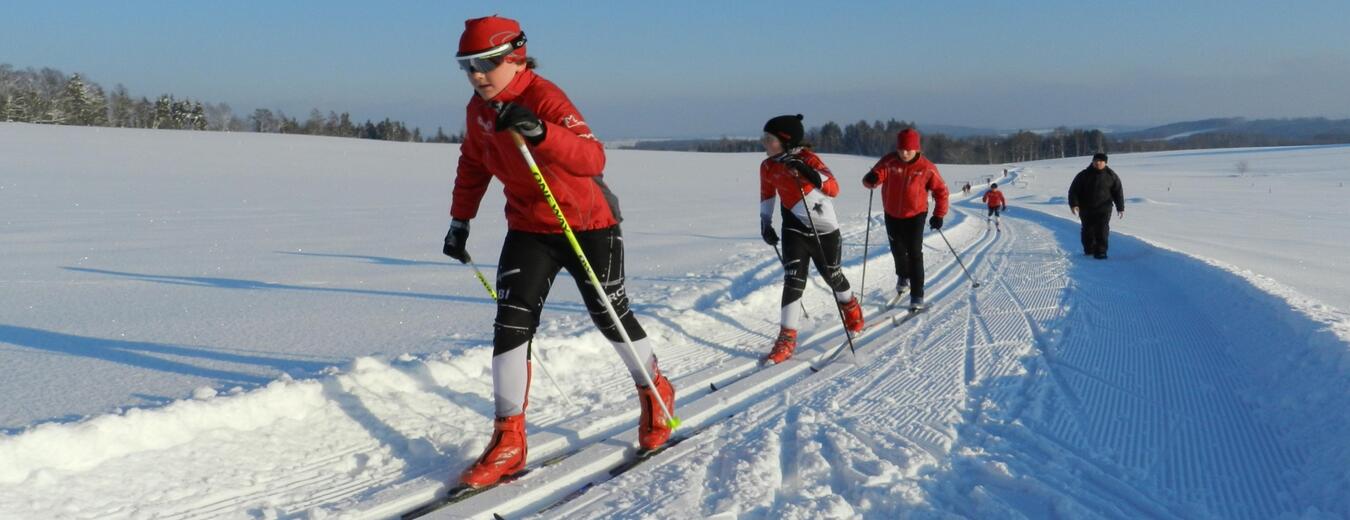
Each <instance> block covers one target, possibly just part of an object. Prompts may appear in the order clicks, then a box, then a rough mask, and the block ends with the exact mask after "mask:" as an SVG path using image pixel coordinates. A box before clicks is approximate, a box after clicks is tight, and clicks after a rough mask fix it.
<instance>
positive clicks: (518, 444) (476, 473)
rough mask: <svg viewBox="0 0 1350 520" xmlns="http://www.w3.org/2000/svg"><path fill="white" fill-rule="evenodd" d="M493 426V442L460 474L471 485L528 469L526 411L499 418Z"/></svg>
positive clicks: (465, 482) (486, 482)
mask: <svg viewBox="0 0 1350 520" xmlns="http://www.w3.org/2000/svg"><path fill="white" fill-rule="evenodd" d="M492 426H493V428H492V429H493V430H494V431H493V433H492V442H491V443H489V444H488V447H487V449H486V450H483V455H482V456H481V457H478V462H475V463H473V465H472V466H469V468H468V469H466V470H464V473H462V474H460V476H459V481H460V482H461V483H463V484H465V485H467V486H470V487H476V488H479V487H485V486H491V485H493V484H496V483H497V482H499V481H501V479H503V478H506V477H510V476H512V475H515V474H516V473H520V472H521V470H524V469H525V414H523V413H522V414H519V415H512V416H509V417H498V418H497V420H496V421H495V422H494V423H493V425H492Z"/></svg>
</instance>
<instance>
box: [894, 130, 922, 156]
mask: <svg viewBox="0 0 1350 520" xmlns="http://www.w3.org/2000/svg"><path fill="white" fill-rule="evenodd" d="M895 146H896V148H899V149H901V150H916V151H917V150H920V148H919V131H918V130H915V129H913V128H906V129H904V130H901V131H900V133H899V134H897V135H896V136H895Z"/></svg>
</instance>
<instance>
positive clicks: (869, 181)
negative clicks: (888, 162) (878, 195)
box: [863, 172, 880, 189]
mask: <svg viewBox="0 0 1350 520" xmlns="http://www.w3.org/2000/svg"><path fill="white" fill-rule="evenodd" d="M879 179H880V176H879V175H877V172H867V175H864V176H863V186H867V187H868V189H871V188H875V187H877V180H879Z"/></svg>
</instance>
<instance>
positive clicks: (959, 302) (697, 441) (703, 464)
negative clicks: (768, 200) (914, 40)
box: [366, 172, 1350, 518]
mask: <svg viewBox="0 0 1350 520" xmlns="http://www.w3.org/2000/svg"><path fill="white" fill-rule="evenodd" d="M1014 175H1016V172H1014ZM1007 180H1012V179H1007ZM1009 184H1012V183H1011V182H1009V183H1005V186H1006V185H1009ZM972 195H976V194H972ZM978 206H979V202H978V199H977V198H976V197H974V196H971V197H968V198H967V200H966V201H964V203H958V204H954V213H955V214H959V215H960V217H959V218H957V219H949V222H954V223H955V225H953V226H949V228H948V230H947V232H948V236H949V238H951V239H952V240H953V242H954V243H955V244H959V245H958V246H957V247H958V251H959V252H960V254H961V255H962V257H963V259H964V260H965V261H966V263H967V265H968V266H971V268H972V272H973V274H974V275H975V278H976V279H978V280H980V281H981V282H982V284H983V285H982V286H981V287H980V288H979V289H972V287H971V283H970V280H969V279H968V278H967V277H966V276H965V274H964V273H963V272H962V271H961V269H960V268H959V266H958V265H957V263H956V262H955V261H954V260H953V258H952V257H951V255H950V254H949V253H948V252H947V251H946V248H945V244H943V243H942V242H941V239H940V237H938V236H936V234H935V233H931V232H929V233H930V235H931V236H928V237H926V241H925V249H926V251H925V254H926V260H927V261H926V263H927V264H928V269H929V273H930V277H929V284H928V285H929V290H928V300H929V302H930V305H931V306H932V307H931V311H930V312H929V313H928V314H926V315H921V316H919V317H917V318H916V319H913V320H910V321H909V322H908V323H906V324H905V325H904V327H903V328H893V327H891V326H890V325H889V324H885V323H882V324H879V325H881V326H879V327H876V328H873V327H870V326H869V328H868V330H867V331H865V332H864V333H863V334H862V335H860V336H859V337H857V338H855V345H856V346H857V347H858V355H857V356H856V357H855V356H852V355H850V354H847V353H846V354H844V355H843V356H840V357H839V358H838V359H837V361H836V362H835V363H832V364H830V365H827V366H824V367H823V368H822V369H821V370H820V372H819V373H813V372H812V370H810V368H811V367H812V366H814V365H815V364H817V363H818V362H819V360H820V359H821V358H822V357H823V356H824V355H825V354H826V353H827V352H828V351H829V350H831V349H833V348H836V347H838V346H839V345H840V344H841V343H842V341H843V333H842V330H841V328H840V327H839V326H838V325H834V324H829V322H828V321H825V320H819V321H818V323H819V324H818V326H817V327H818V330H816V331H813V333H811V334H810V335H809V339H806V340H805V341H803V342H802V346H801V349H800V351H799V352H800V353H799V354H798V356H796V357H795V358H794V359H793V360H792V361H790V362H788V363H785V364H783V365H779V366H773V367H767V368H763V369H759V370H757V371H756V367H757V366H758V365H757V363H755V362H754V360H753V359H733V360H730V361H728V362H726V363H723V364H721V365H719V366H716V367H709V368H706V369H704V370H702V371H699V372H695V373H693V374H690V375H687V376H685V377H684V378H682V379H681V380H679V384H680V386H681V387H682V388H684V389H685V394H683V396H682V397H681V399H680V408H679V410H680V415H682V416H683V418H684V420H685V426H684V428H685V429H686V430H693V431H695V432H697V434H696V435H694V436H693V437H692V438H690V439H689V440H686V441H684V442H683V443H681V444H680V445H678V446H675V447H673V448H671V449H669V450H667V451H665V452H663V453H661V454H659V455H657V456H656V457H654V458H653V459H652V460H649V461H647V462H645V463H644V464H643V465H641V466H638V467H637V468H636V469H635V470H633V471H631V472H628V473H625V474H623V475H619V476H618V477H617V478H614V479H612V480H611V479H610V478H609V476H608V474H607V471H608V470H609V469H610V468H612V467H614V466H616V465H618V464H620V463H622V462H623V461H624V460H625V459H626V458H629V457H632V456H633V449H632V447H633V446H634V445H635V439H634V435H633V433H632V432H631V431H627V430H623V431H622V433H621V434H619V435H617V436H616V437H613V438H608V439H603V440H597V441H595V442H594V443H592V444H589V445H587V446H585V447H584V448H581V449H579V450H578V449H577V448H576V444H571V445H568V446H567V447H566V448H562V449H569V450H574V451H578V452H579V453H577V454H576V455H575V456H572V457H569V458H568V459H567V460H565V461H563V462H561V463H558V464H556V465H553V466H549V467H546V468H542V469H540V470H538V471H537V472H535V473H532V474H531V475H529V476H528V477H527V478H525V479H522V480H521V481H519V482H516V483H512V484H509V485H504V486H501V487H498V488H496V489H493V490H491V491H488V492H486V493H483V494H481V495H478V496H476V497H473V498H472V499H469V500H466V501H464V502H461V503H458V504H454V505H453V506H451V507H447V508H445V509H442V510H440V511H438V512H437V513H434V514H432V515H430V516H429V517H430V518H483V517H487V516H490V515H492V514H498V515H501V516H503V517H506V518H517V517H520V516H522V515H527V514H531V513H539V512H541V511H545V514H544V515H543V516H544V517H565V518H615V517H621V518H642V517H648V518H655V517H687V518H700V517H717V516H719V515H725V516H726V517H727V518H732V517H752V518H779V517H782V518H793V517H800V518H808V517H840V518H843V517H855V516H863V517H868V518H896V517H902V516H905V515H910V514H914V513H916V512H922V511H925V510H927V511H935V512H936V511H947V512H955V513H958V514H961V515H965V516H971V517H1019V516H1028V517H1041V516H1069V517H1110V518H1139V517H1153V518H1194V517H1222V518H1270V517H1274V516H1279V515H1280V514H1282V513H1290V512H1298V511H1303V512H1305V513H1307V512H1312V513H1319V512H1325V513H1329V514H1338V513H1342V512H1344V511H1345V508H1346V504H1345V503H1344V502H1341V503H1339V504H1316V505H1312V506H1311V507H1310V503H1309V502H1305V501H1302V500H1301V499H1300V497H1301V496H1308V497H1317V496H1320V495H1321V493H1323V492H1324V491H1326V490H1327V489H1329V488H1328V486H1343V485H1345V483H1346V480H1345V479H1346V478H1347V476H1346V475H1345V474H1344V472H1343V471H1342V470H1338V469H1337V465H1336V464H1330V465H1328V464H1327V462H1328V461H1327V460H1317V458H1318V457H1320V456H1328V457H1330V459H1331V460H1338V461H1340V462H1345V461H1346V460H1347V456H1348V455H1350V453H1347V447H1346V446H1345V444H1343V443H1342V444H1339V445H1336V444H1332V445H1307V444H1305V443H1303V442H1300V441H1301V439H1311V438H1315V437H1314V436H1312V435H1309V434H1310V433H1312V432H1313V431H1315V430H1316V428H1317V426H1316V425H1317V424H1319V423H1321V424H1322V425H1323V426H1325V425H1329V424H1336V425H1339V426H1342V427H1343V426H1346V424H1345V422H1346V419H1347V418H1346V417H1345V414H1344V410H1345V408H1343V407H1340V408H1337V407H1335V406H1332V407H1330V408H1328V411H1331V412H1333V413H1330V414H1329V416H1327V417H1321V418H1317V417H1315V416H1314V415H1315V410H1307V411H1306V412H1307V416H1304V417H1299V418H1297V419H1296V418H1294V417H1289V416H1286V415H1282V414H1283V413H1285V412H1289V411H1290V410H1288V409H1287V407H1286V409H1285V410H1280V409H1279V408H1280V407H1278V406H1276V407H1272V406H1271V405H1272V403H1278V402H1280V401H1287V400H1288V399H1291V398H1293V397H1294V396H1298V395H1300V394H1301V393H1302V392H1303V391H1305V390H1307V389H1308V388H1309V386H1307V385H1306V383H1305V384H1304V385H1292V386H1293V387H1292V388H1290V387H1289V383H1288V382H1287V381H1281V380H1280V377H1279V376H1280V374H1281V372H1283V371H1286V370H1292V368H1293V366H1295V365H1297V364H1298V362H1297V361H1296V359H1291V358H1290V357H1289V356H1288V355H1287V353H1284V352H1280V351H1279V350H1281V349H1283V348H1287V346H1288V344H1289V342H1291V341H1300V340H1302V339H1304V338H1306V337H1307V336H1304V334H1306V332H1307V331H1308V330H1311V329H1301V328H1299V325H1295V326H1294V327H1292V328H1291V327H1290V326H1289V317H1279V316H1278V315H1276V316H1265V317H1262V316H1258V315H1256V314H1255V313H1258V312H1260V311H1263V310H1264V311H1269V310H1271V307H1270V302H1268V301H1266V302H1262V301H1260V298H1256V299H1255V301H1231V300H1233V298H1234V297H1235V296H1237V295H1238V294H1241V293H1244V292H1245V293H1247V294H1245V295H1244V296H1248V297H1250V296H1255V291H1251V290H1248V289H1244V288H1243V287H1242V285H1243V282H1242V281H1240V280H1233V279H1225V278H1226V276H1225V275H1226V273H1221V272H1218V270H1217V269H1215V268H1214V267H1212V266H1208V265H1204V264H1203V263H1202V262H1199V261H1197V260H1195V259H1193V258H1189V257H1186V256H1184V255H1181V254H1178V253H1173V252H1168V251H1165V250H1161V249H1159V248H1157V247H1154V246H1152V245H1149V244H1147V243H1145V242H1143V241H1140V240H1137V239H1134V238H1131V237H1127V236H1119V235H1117V236H1116V237H1115V242H1114V245H1113V249H1112V255H1113V256H1112V259H1111V260H1108V261H1105V262H1103V261H1097V260H1094V259H1091V258H1088V257H1085V256H1081V255H1077V254H1075V253H1076V246H1077V239H1078V229H1077V225H1076V222H1072V221H1068V220H1066V219H1061V218H1056V217H1051V216H1047V215H1045V214H1040V213H1036V212H1033V211H1030V210H1028V209H1021V208H1019V209H1018V210H1015V211H1016V213H1015V214H1014V215H1012V216H1011V218H1007V217H1005V219H1004V221H1003V229H1002V232H1001V233H996V232H995V231H994V229H993V228H992V227H990V226H987V225H986V224H985V222H984V219H983V218H982V217H983V212H982V211H980V208H979V207H978ZM1056 209H1058V208H1056ZM877 224H878V225H877V228H879V229H884V227H882V226H881V225H880V219H879V218H878V221H877ZM874 231H875V230H874ZM879 234H880V233H879ZM882 236H883V237H884V235H882ZM874 238H876V237H874ZM883 240H884V238H883ZM860 242H861V239H860V237H857V236H852V237H846V244H853V243H860ZM882 243H883V244H884V242H882ZM857 249H858V248H856V247H855V248H853V251H850V252H849V253H846V257H847V258H849V260H848V261H846V265H848V266H850V271H849V275H850V279H851V280H853V281H854V282H855V283H856V281H857V280H858V276H859V274H860V263H861V251H858V250H857ZM871 261H872V262H873V265H872V266H871V269H869V275H871V276H872V277H873V278H872V280H871V281H870V283H869V286H870V287H871V288H872V290H870V291H869V292H868V298H867V301H868V302H869V304H870V305H869V307H870V309H869V310H870V311H871V312H869V316H870V317H872V318H873V319H875V318H877V317H878V316H879V311H877V310H876V308H877V307H878V306H879V304H880V302H882V301H884V299H885V297H886V295H888V293H889V291H890V288H891V287H893V286H894V276H893V275H892V274H891V270H890V258H889V255H888V254H887V253H886V250H885V248H884V246H883V247H882V248H878V249H877V250H875V251H874V254H873V255H872V260H871ZM774 267H776V265H773V264H770V265H768V266H766V267H765V268H766V269H770V270H772V269H773V268H774ZM873 273H875V274H873ZM1196 277H1200V278H1205V279H1208V282H1209V284H1210V286H1211V287H1212V289H1211V291H1209V292H1210V294H1196V291H1194V290H1192V291H1184V290H1182V289H1184V288H1186V287H1187V284H1186V283H1183V282H1188V281H1189V282H1193V281H1194V280H1195V278H1196ZM766 283H767V284H768V285H769V286H770V287H771V288H772V287H774V286H776V284H775V283H774V280H773V277H771V276H770V277H768V280H766ZM883 288H884V289H883ZM1211 298H1219V299H1221V300H1222V301H1224V305H1223V306H1222V308H1220V307H1218V306H1214V305H1211V303H1212V302H1213V300H1211ZM1270 299H1271V298H1269V297H1267V298H1266V300H1270ZM705 303H706V301H705ZM815 303H817V304H819V303H821V302H820V301H818V299H817V301H815ZM821 307H824V306H822V305H816V306H814V307H812V313H813V315H819V316H825V317H827V318H828V317H832V316H833V315H832V314H831V313H829V310H830V309H829V308H828V307H825V308H821ZM1234 310H1237V312H1234ZM1244 311H1245V312H1244ZM1285 312H1287V311H1285ZM1234 321H1236V323H1234ZM1281 321H1283V322H1285V323H1280V322H1281ZM1303 325H1307V324H1303ZM1301 336H1302V337H1301ZM1312 336H1316V334H1315V333H1314V334H1312ZM756 339H757V338H756V336H755V335H753V334H751V335H737V336H734V337H732V338H716V337H714V338H709V339H707V340H705V342H707V343H718V344H724V345H742V344H743V343H741V342H743V341H750V342H751V343H750V345H748V346H749V347H750V349H749V350H751V351H752V352H753V353H755V354H757V353H758V350H760V349H759V348H757V347H760V346H761V345H759V344H757V343H764V341H765V340H762V339H761V340H759V341H758V342H756ZM1294 357H1295V358H1297V357H1299V355H1297V354H1296V355H1295V356H1294ZM1277 360H1283V361H1277ZM1286 363H1288V364H1286ZM1321 375H1322V376H1325V377H1335V374H1321ZM1313 379H1317V377H1316V376H1314V377H1313ZM709 383H712V384H715V385H717V387H718V390H717V391H716V392H715V393H708V391H709V388H708V386H709ZM1281 386H1284V388H1281ZM1322 398H1323V399H1326V397H1325V396H1323V397H1322ZM1338 400H1339V402H1341V403H1344V397H1333V398H1330V401H1332V402H1333V403H1334V402H1337V401H1338ZM1337 411H1339V412H1340V413H1335V412H1337ZM1272 412H1274V413H1272ZM1301 421H1310V423H1309V422H1303V423H1301ZM630 424H631V418H630V419H629V420H627V421H625V422H624V423H623V424H621V425H620V428H621V429H623V428H624V427H627V429H631V427H630V426H628V425H630ZM545 435H547V434H545ZM554 436H555V437H556V435H554ZM547 438H548V437H546V439H547ZM553 453H556V451H555V452H546V453H545V454H543V455H542V456H536V457H537V458H539V459H542V458H546V457H548V456H550V455H551V454H553ZM1315 453H1317V454H1321V455H1316V456H1315V455H1314V454H1315ZM1341 467H1342V468H1343V467H1344V466H1341ZM438 488H439V486H438ZM1331 489H1334V487H1333V488H1331ZM747 496H749V497H754V498H753V499H751V500H746V497H747ZM376 502H377V503H379V501H378V500H376ZM395 502H398V501H390V502H385V503H383V504H381V506H379V507H376V508H374V509H369V510H366V511H367V512H369V513H375V515H374V516H381V515H384V514H385V513H389V512H393V511H390V510H386V509H382V508H383V507H384V506H387V505H392V504H393V503H395ZM1319 507H1320V508H1325V509H1319ZM545 508H547V509H545ZM1313 516H1316V514H1314V515H1313Z"/></svg>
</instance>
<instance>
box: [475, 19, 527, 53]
mask: <svg viewBox="0 0 1350 520" xmlns="http://www.w3.org/2000/svg"><path fill="white" fill-rule="evenodd" d="M520 33H521V31H520V23H518V22H516V21H515V20H512V19H510V18H502V17H500V16H497V15H495V14H494V15H492V16H488V17H484V18H473V19H470V20H465V21H464V34H461V35H459V55H460V56H468V55H470V54H474V53H478V52H483V51H485V50H488V49H491V48H493V47H496V46H498V45H502V44H505V43H510V42H511V40H514V39H516V37H518V36H520ZM513 54H517V55H519V56H521V57H524V56H525V46H524V45H521V46H520V48H518V49H516V50H515V52H514V53H513Z"/></svg>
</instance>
